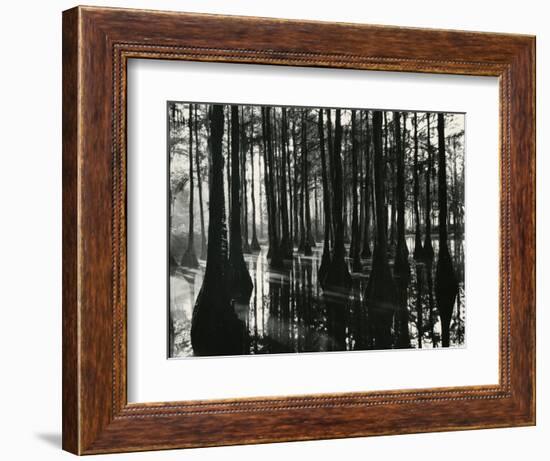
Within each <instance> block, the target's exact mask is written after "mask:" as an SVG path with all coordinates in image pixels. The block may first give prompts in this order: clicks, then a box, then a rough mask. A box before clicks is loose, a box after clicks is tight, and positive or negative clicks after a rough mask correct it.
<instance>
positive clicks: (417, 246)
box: [413, 112, 423, 260]
mask: <svg viewBox="0 0 550 461" xmlns="http://www.w3.org/2000/svg"><path fill="white" fill-rule="evenodd" d="M413 180H414V185H413V199H414V259H416V260H418V259H420V258H421V257H422V254H423V249H422V237H421V235H420V211H419V208H418V193H419V181H418V115H417V113H416V112H415V113H414V165H413Z"/></svg>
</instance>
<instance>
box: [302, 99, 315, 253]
mask: <svg viewBox="0 0 550 461" xmlns="http://www.w3.org/2000/svg"><path fill="white" fill-rule="evenodd" d="M306 111H307V109H302V127H301V128H302V207H303V210H304V213H303V214H304V234H303V238H304V244H303V252H304V255H305V256H311V255H312V254H313V252H312V251H311V246H312V245H311V243H312V240H313V237H312V236H311V211H310V207H309V172H308V168H309V165H308V158H307V155H308V152H307V150H308V149H307V113H306Z"/></svg>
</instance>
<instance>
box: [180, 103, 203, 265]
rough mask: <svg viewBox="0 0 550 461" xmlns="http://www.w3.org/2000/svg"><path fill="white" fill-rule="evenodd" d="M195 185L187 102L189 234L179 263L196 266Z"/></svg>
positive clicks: (191, 125)
mask: <svg viewBox="0 0 550 461" xmlns="http://www.w3.org/2000/svg"><path fill="white" fill-rule="evenodd" d="M194 191H195V186H194V182H193V108H192V105H191V104H189V236H188V238H187V250H186V251H185V253H184V254H183V257H182V258H181V264H182V265H183V266H187V267H198V266H199V261H198V259H197V255H196V254H195V225H194V224H195V223H194V213H193V210H194V208H193V205H194V204H193V202H194V199H195V196H194Z"/></svg>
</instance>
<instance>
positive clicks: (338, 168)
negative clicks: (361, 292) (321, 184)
mask: <svg viewBox="0 0 550 461" xmlns="http://www.w3.org/2000/svg"><path fill="white" fill-rule="evenodd" d="M341 152H342V123H341V115H340V109H336V120H335V129H334V149H333V160H332V165H333V168H332V170H331V174H332V190H333V207H332V214H333V216H334V224H335V229H334V248H333V250H332V257H331V261H330V265H329V267H328V270H327V274H326V276H325V280H324V286H325V287H326V289H328V290H330V291H339V290H342V289H347V288H349V287H350V285H351V276H350V273H349V269H348V265H347V263H346V258H345V247H344V216H343V207H342V201H343V190H342V180H343V178H342V155H341Z"/></svg>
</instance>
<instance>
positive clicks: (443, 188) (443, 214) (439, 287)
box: [435, 112, 458, 347]
mask: <svg viewBox="0 0 550 461" xmlns="http://www.w3.org/2000/svg"><path fill="white" fill-rule="evenodd" d="M437 135H438V150H439V162H438V163H439V165H438V167H439V168H438V189H437V192H438V202H439V252H438V259H437V267H436V273H435V298H436V301H437V307H438V310H439V316H440V317H441V332H442V333H441V343H442V345H443V347H449V345H450V333H449V329H450V325H451V319H452V315H453V309H454V305H455V300H456V296H457V294H458V282H457V279H456V274H455V271H454V268H453V263H452V260H451V255H450V253H449V246H448V243H447V164H446V155H445V115H444V114H442V113H441V112H440V113H439V114H437Z"/></svg>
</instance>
